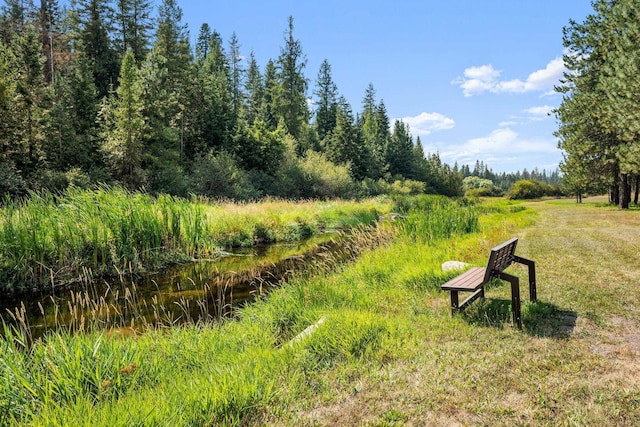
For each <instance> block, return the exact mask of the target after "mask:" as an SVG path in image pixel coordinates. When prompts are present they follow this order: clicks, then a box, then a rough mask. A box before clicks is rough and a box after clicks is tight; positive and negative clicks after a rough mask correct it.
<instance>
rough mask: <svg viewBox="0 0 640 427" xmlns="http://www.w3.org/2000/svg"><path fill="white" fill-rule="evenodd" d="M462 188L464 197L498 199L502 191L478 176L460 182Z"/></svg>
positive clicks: (488, 180) (491, 182) (489, 181)
mask: <svg viewBox="0 0 640 427" xmlns="http://www.w3.org/2000/svg"><path fill="white" fill-rule="evenodd" d="M462 188H463V189H464V195H465V196H466V197H500V196H503V195H504V191H502V189H501V188H500V187H497V186H496V185H495V184H494V183H493V181H491V180H490V179H485V178H480V177H478V176H468V177H466V178H465V179H464V180H463V181H462Z"/></svg>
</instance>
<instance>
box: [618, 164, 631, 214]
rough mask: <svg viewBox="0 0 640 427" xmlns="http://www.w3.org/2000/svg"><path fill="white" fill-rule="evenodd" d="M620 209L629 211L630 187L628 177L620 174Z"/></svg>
mask: <svg viewBox="0 0 640 427" xmlns="http://www.w3.org/2000/svg"><path fill="white" fill-rule="evenodd" d="M620 193H621V194H620V202H619V203H618V207H619V208H620V209H629V201H630V200H631V187H630V186H629V177H628V175H627V174H626V173H621V174H620Z"/></svg>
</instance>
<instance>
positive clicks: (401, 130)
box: [387, 120, 413, 178]
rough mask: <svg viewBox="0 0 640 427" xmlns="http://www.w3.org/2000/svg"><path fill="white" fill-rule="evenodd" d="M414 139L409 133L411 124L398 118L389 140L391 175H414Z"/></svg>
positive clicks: (388, 154)
mask: <svg viewBox="0 0 640 427" xmlns="http://www.w3.org/2000/svg"><path fill="white" fill-rule="evenodd" d="M412 160H413V140H412V138H411V134H410V133H409V126H408V125H406V124H405V123H403V122H402V121H401V120H396V121H395V123H394V125H393V134H392V135H391V139H390V140H389V146H388V149H387V162H388V164H389V172H390V173H391V175H394V176H395V175H399V176H403V177H406V178H411V177H412V172H413V171H412V170H411V169H412V168H411V166H412V164H413V161H412Z"/></svg>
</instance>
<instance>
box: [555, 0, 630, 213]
mask: <svg viewBox="0 0 640 427" xmlns="http://www.w3.org/2000/svg"><path fill="white" fill-rule="evenodd" d="M593 8H594V12H593V13H592V14H590V15H588V16H587V17H586V18H585V20H584V22H582V23H578V22H575V21H571V22H570V24H569V25H568V26H567V27H566V28H565V29H564V45H565V47H566V48H567V51H568V54H566V55H565V56H564V62H565V64H566V66H567V68H568V72H566V73H565V76H564V77H565V78H564V81H563V85H562V86H560V87H559V88H558V91H559V92H561V93H563V102H562V104H561V105H560V107H559V108H558V109H557V110H556V115H557V117H558V119H559V122H560V126H559V129H558V131H557V136H559V137H560V144H559V146H560V148H561V149H562V150H563V151H564V152H565V159H564V161H563V163H562V165H561V168H562V170H563V172H565V174H566V175H568V180H567V183H566V184H565V186H566V187H568V188H569V189H570V190H571V191H572V192H573V193H574V194H576V195H577V196H578V199H579V197H580V196H581V193H582V192H584V191H589V190H592V189H602V188H606V187H612V188H617V189H616V190H612V199H614V200H615V201H619V202H620V207H621V208H627V207H628V205H629V199H630V191H629V188H628V179H629V176H628V175H629V174H631V175H637V174H638V173H640V160H639V159H640V157H639V154H640V153H639V152H638V149H637V140H638V136H639V135H640V117H639V116H638V113H637V112H638V110H639V108H638V107H639V103H638V99H637V97H636V96H635V95H634V94H635V93H637V89H638V84H637V78H636V77H637V73H638V65H637V64H638V57H639V55H640V50H639V49H638V46H639V43H638V41H639V40H640V25H639V24H638V19H637V17H638V5H637V4H636V2H634V1H630V0H624V1H616V2H609V1H604V0H599V1H595V2H593Z"/></svg>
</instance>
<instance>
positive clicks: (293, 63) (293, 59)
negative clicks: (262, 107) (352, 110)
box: [275, 16, 309, 142]
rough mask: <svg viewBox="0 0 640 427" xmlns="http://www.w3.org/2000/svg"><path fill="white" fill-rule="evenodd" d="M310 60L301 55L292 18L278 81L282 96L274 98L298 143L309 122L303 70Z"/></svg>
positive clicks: (281, 115) (279, 59)
mask: <svg viewBox="0 0 640 427" xmlns="http://www.w3.org/2000/svg"><path fill="white" fill-rule="evenodd" d="M306 64H307V60H306V58H305V56H304V54H303V52H302V46H301V44H300V41H298V40H296V39H295V38H294V36H293V17H291V16H290V17H289V29H288V31H287V33H286V37H285V46H284V48H282V50H281V53H280V57H279V58H278V75H277V76H278V82H279V84H280V86H281V91H280V92H279V94H278V95H279V96H278V97H277V98H275V105H276V107H277V113H278V116H279V117H280V118H282V120H283V121H284V124H285V126H286V128H287V131H288V132H289V133H290V134H291V136H293V137H294V138H295V139H296V140H298V142H300V139H301V137H302V136H303V130H304V127H305V125H306V124H307V122H308V120H309V109H308V107H307V98H306V92H307V79H306V78H305V77H304V68H305V66H306Z"/></svg>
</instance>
